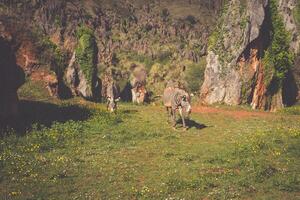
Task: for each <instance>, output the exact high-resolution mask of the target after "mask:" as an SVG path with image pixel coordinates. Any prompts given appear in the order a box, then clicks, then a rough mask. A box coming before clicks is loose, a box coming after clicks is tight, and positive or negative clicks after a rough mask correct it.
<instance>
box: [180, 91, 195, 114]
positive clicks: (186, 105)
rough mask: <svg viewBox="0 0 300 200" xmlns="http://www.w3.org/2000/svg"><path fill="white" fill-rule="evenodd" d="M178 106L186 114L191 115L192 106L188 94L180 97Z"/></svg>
mask: <svg viewBox="0 0 300 200" xmlns="http://www.w3.org/2000/svg"><path fill="white" fill-rule="evenodd" d="M180 105H181V107H182V108H183V110H184V111H185V112H186V113H187V114H191V112H192V106H191V103H190V96H189V95H188V94H184V95H181V96H180Z"/></svg>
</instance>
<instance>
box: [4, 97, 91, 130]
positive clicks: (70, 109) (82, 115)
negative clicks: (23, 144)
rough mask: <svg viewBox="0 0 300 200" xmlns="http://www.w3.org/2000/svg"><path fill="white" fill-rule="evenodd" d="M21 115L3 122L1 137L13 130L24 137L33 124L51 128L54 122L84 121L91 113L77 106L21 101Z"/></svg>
mask: <svg viewBox="0 0 300 200" xmlns="http://www.w3.org/2000/svg"><path fill="white" fill-rule="evenodd" d="M19 113H20V115H19V116H18V117H17V118H14V119H7V120H1V122H0V135H2V134H5V132H7V131H8V130H11V129H13V130H14V131H15V132H16V134H18V135H24V134H25V133H26V131H28V130H30V129H32V125H33V124H37V125H38V126H40V127H50V126H51V125H52V124H53V122H66V121H70V120H73V121H84V120H86V119H88V118H89V116H90V115H91V112H90V111H89V110H88V109H86V108H83V107H79V106H77V105H56V104H52V103H44V102H37V101H24V100H23V101H20V102H19Z"/></svg>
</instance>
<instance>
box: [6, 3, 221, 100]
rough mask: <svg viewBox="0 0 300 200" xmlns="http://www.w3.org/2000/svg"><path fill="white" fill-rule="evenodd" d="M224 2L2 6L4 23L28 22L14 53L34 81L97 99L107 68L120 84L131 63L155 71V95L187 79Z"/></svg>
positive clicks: (124, 82)
mask: <svg viewBox="0 0 300 200" xmlns="http://www.w3.org/2000/svg"><path fill="white" fill-rule="evenodd" d="M221 7H222V1H220V0H214V1H209V2H207V1H193V0H176V1H171V0H166V1H158V0H157V1H156V0H153V1H134V0H132V1H128V0H121V1H109V0H85V1H82V0H75V1H73V0H72V1H71V0H65V1H59V0H51V1H50V0H35V1H18V0H16V1H13V2H12V1H4V2H1V3H0V11H1V16H0V21H1V22H2V23H3V24H14V25H13V26H14V27H19V26H20V25H21V26H22V27H25V29H24V32H23V34H15V33H20V30H21V29H20V28H16V29H15V30H11V32H12V34H15V37H18V38H14V40H18V41H21V42H20V45H19V48H18V49H19V50H18V51H16V52H15V55H16V57H17V60H19V61H20V62H19V64H20V66H21V67H22V69H23V70H24V71H25V73H26V75H27V76H28V77H29V79H40V80H42V81H44V82H45V86H46V87H47V88H48V90H49V92H50V93H51V94H52V95H54V96H57V97H68V96H70V95H73V96H74V95H79V96H82V97H84V98H86V99H95V98H96V99H97V95H99V94H100V93H99V92H98V89H99V88H101V87H100V85H101V80H100V79H101V73H102V72H104V71H106V70H107V68H112V70H113V71H114V72H115V73H114V76H115V77H114V79H116V80H117V81H118V82H119V84H120V85H121V88H122V87H123V88H125V86H126V85H127V84H128V83H130V77H131V74H132V73H133V71H134V66H136V67H139V68H140V67H142V68H144V69H145V70H146V71H147V73H149V74H152V76H151V75H150V76H149V80H150V81H149V82H148V83H149V85H148V87H150V89H152V90H153V91H154V93H160V92H161V90H162V89H163V87H164V84H165V82H166V79H171V78H174V77H177V78H178V79H179V81H181V82H186V79H187V78H185V69H189V68H191V69H192V68H197V69H200V68H201V67H202V68H203V66H204V65H203V64H202V65H201V66H200V65H197V64H195V63H201V61H202V63H203V58H204V56H205V55H206V52H207V39H208V36H209V34H210V31H211V30H212V27H213V25H214V22H215V19H216V18H215V16H216V15H217V13H218V11H219V10H220V9H221ZM160 65H163V68H159V69H157V68H156V67H155V66H160ZM153 66H154V67H153ZM187 71H188V70H187ZM190 71H191V70H190ZM150 72H151V73H150ZM190 74H193V73H190ZM157 75H158V76H160V77H161V78H159V79H158V78H157V77H156V76H157ZM199 79H200V78H199ZM154 84H155V87H154V86H153V85H154ZM186 84H187V83H186ZM199 84H200V81H198V82H196V83H194V85H196V87H199ZM157 85H158V87H157ZM194 90H197V89H195V86H194Z"/></svg>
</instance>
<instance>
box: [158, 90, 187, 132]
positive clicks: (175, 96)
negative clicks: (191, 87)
mask: <svg viewBox="0 0 300 200" xmlns="http://www.w3.org/2000/svg"><path fill="white" fill-rule="evenodd" d="M163 103H164V106H165V107H166V109H167V113H168V116H169V120H170V119H171V121H172V122H173V127H174V128H175V126H176V110H179V114H180V116H181V120H182V124H183V127H184V128H185V129H186V128H187V127H186V124H185V117H188V116H189V114H190V113H191V111H192V107H191V103H190V95H189V94H188V93H187V92H186V91H184V90H182V89H179V88H176V87H172V86H169V87H167V88H166V89H165V90H164V94H163Z"/></svg>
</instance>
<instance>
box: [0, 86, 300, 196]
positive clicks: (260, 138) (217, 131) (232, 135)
mask: <svg viewBox="0 0 300 200" xmlns="http://www.w3.org/2000/svg"><path fill="white" fill-rule="evenodd" d="M24 87H25V88H23V89H21V90H24V89H26V85H25V86H24ZM20 94H21V99H22V101H21V116H22V117H23V118H22V120H19V121H17V122H16V123H17V126H18V129H15V130H9V131H6V132H5V133H6V134H4V135H3V136H2V138H1V139H0V199H55V200H57V199H122V200H123V199H168V200H171V199H172V200H176V199H299V198H300V160H299V157H300V123H299V120H300V115H298V114H299V111H298V112H297V108H294V109H287V110H285V111H282V112H279V113H273V114H267V113H263V112H253V111H248V110H247V109H245V108H228V107H223V106H222V107H219V108H214V109H219V110H220V112H194V113H193V114H192V116H191V120H190V121H189V125H190V126H191V128H190V129H189V130H188V131H183V130H182V129H181V128H180V125H179V126H178V130H177V131H174V130H173V129H172V128H171V126H170V125H169V124H167V121H166V113H165V110H164V108H163V107H162V106H161V105H160V104H157V105H143V106H137V105H132V104H129V103H121V104H120V105H119V111H118V113H117V114H109V113H107V112H106V111H105V105H103V104H96V103H87V102H84V101H82V100H80V99H73V100H69V101H61V102H58V101H56V100H53V99H51V98H44V97H40V101H33V100H32V98H29V96H30V93H29V94H28V93H26V95H27V96H23V97H22V92H20ZM32 95H35V94H32ZM37 99H38V100H39V98H37ZM45 99H47V100H45ZM211 108H213V107H211ZM241 110H242V111H243V112H247V113H250V114H249V115H247V116H243V117H236V116H235V115H231V114H230V113H236V114H237V115H238V112H239V111H241ZM299 110H300V109H299ZM251 113H253V115H251ZM257 113H258V114H257Z"/></svg>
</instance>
